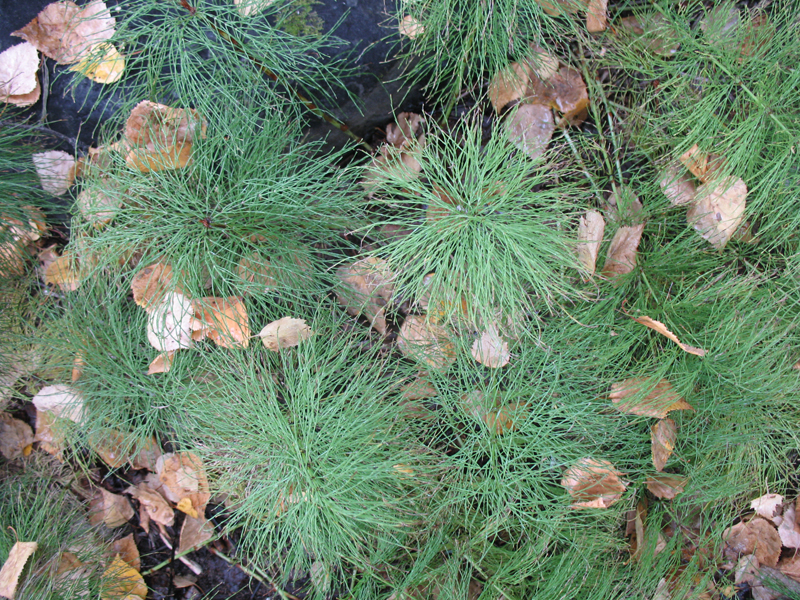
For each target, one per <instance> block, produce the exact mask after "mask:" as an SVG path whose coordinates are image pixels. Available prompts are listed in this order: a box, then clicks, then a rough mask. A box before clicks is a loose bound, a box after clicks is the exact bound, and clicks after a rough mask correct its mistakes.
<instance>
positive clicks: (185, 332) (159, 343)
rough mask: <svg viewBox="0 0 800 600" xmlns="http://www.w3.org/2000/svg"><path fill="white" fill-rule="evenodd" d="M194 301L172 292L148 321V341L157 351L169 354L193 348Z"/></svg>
mask: <svg viewBox="0 0 800 600" xmlns="http://www.w3.org/2000/svg"><path fill="white" fill-rule="evenodd" d="M193 314H194V306H193V304H192V301H191V300H189V298H187V297H186V296H184V295H183V294H179V293H177V292H171V293H168V294H166V295H165V296H164V299H163V301H162V302H161V304H159V305H158V306H157V307H156V308H155V310H153V312H151V313H150V315H149V317H148V319H147V340H148V341H149V342H150V344H151V345H152V346H153V348H155V349H156V350H159V351H160V352H169V351H171V350H179V349H180V348H191V347H192V327H191V325H192V315H193Z"/></svg>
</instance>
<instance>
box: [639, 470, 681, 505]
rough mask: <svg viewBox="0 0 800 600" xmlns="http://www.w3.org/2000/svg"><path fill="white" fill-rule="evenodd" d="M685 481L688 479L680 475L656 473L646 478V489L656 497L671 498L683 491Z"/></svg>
mask: <svg viewBox="0 0 800 600" xmlns="http://www.w3.org/2000/svg"><path fill="white" fill-rule="evenodd" d="M687 482H688V479H686V477H681V476H680V475H666V474H662V475H656V476H654V477H650V478H649V479H648V480H647V489H648V490H649V491H650V493H651V494H653V495H654V496H655V497H656V498H662V499H665V500H672V499H673V498H674V497H675V496H677V495H678V494H680V493H682V492H683V489H684V487H686V483H687Z"/></svg>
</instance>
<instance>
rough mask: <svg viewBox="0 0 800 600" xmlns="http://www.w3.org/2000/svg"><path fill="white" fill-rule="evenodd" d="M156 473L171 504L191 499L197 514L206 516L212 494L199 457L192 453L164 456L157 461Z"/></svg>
mask: <svg viewBox="0 0 800 600" xmlns="http://www.w3.org/2000/svg"><path fill="white" fill-rule="evenodd" d="M156 473H157V474H158V479H159V481H161V483H162V484H163V486H164V487H163V491H164V495H165V496H166V497H167V499H168V500H169V501H170V502H174V503H176V504H177V503H178V502H180V501H181V500H182V499H184V498H189V500H191V502H192V507H193V508H194V509H195V510H196V511H197V514H198V515H199V516H202V515H203V514H204V512H205V508H206V504H208V501H209V499H210V498H211V494H210V493H209V491H208V479H207V478H206V472H205V468H204V467H203V462H202V461H201V460H200V459H199V458H198V457H197V456H195V455H194V454H192V453H190V452H177V453H170V454H164V455H162V456H161V457H160V458H159V459H158V461H156Z"/></svg>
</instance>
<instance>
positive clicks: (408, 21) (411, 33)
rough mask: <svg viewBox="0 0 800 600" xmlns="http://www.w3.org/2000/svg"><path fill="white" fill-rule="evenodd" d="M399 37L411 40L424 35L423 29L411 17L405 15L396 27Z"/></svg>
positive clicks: (420, 24)
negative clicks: (402, 36)
mask: <svg viewBox="0 0 800 600" xmlns="http://www.w3.org/2000/svg"><path fill="white" fill-rule="evenodd" d="M397 30H398V31H399V32H400V35H404V36H406V37H407V38H409V39H411V40H413V39H414V38H416V37H419V36H420V35H422V34H423V33H425V27H424V26H423V25H422V23H420V22H419V21H417V20H416V19H415V18H414V17H412V16H411V15H405V16H404V17H403V18H402V20H401V21H400V24H399V25H398V26H397Z"/></svg>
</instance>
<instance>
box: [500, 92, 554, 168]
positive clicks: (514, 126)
mask: <svg viewBox="0 0 800 600" xmlns="http://www.w3.org/2000/svg"><path fill="white" fill-rule="evenodd" d="M505 128H506V132H507V133H508V137H509V139H510V140H511V142H512V143H513V144H514V146H516V147H517V148H518V149H519V150H521V151H522V152H524V153H525V154H527V155H528V156H529V157H530V158H531V159H533V160H536V159H538V158H539V157H541V156H542V154H544V152H545V150H547V144H549V143H550V139H551V138H552V137H553V131H555V128H556V126H555V123H554V122H553V113H552V111H551V110H550V109H549V108H548V107H547V106H542V105H541V104H520V105H519V106H517V108H516V109H515V110H514V111H513V113H512V114H511V116H510V117H509V118H508V119H507V120H506V122H505Z"/></svg>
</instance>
